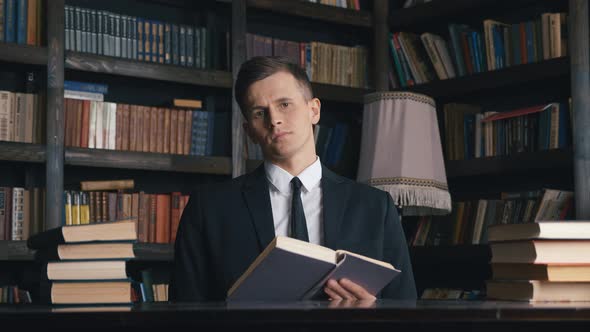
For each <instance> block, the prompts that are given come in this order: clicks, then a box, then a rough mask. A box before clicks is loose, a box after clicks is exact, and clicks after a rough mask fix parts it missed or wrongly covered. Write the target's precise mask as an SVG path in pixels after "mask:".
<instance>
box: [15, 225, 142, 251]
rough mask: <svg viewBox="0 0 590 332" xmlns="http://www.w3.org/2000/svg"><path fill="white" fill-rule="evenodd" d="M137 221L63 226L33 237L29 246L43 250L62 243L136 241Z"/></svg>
mask: <svg viewBox="0 0 590 332" xmlns="http://www.w3.org/2000/svg"><path fill="white" fill-rule="evenodd" d="M136 224H137V221H136V220H129V221H115V222H105V223H99V224H86V225H70V226H61V227H57V228H53V229H50V230H47V231H45V232H41V233H38V234H35V235H33V236H31V237H30V238H29V239H28V240H27V246H28V247H29V248H31V249H41V248H46V247H50V246H55V245H58V244H62V243H76V242H92V241H136V240H137V231H136Z"/></svg>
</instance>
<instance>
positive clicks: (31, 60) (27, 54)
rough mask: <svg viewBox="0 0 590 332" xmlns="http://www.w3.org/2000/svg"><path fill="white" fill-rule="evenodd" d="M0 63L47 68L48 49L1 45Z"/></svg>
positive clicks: (9, 44)
mask: <svg viewBox="0 0 590 332" xmlns="http://www.w3.org/2000/svg"><path fill="white" fill-rule="evenodd" d="M0 61H4V62H13V63H22V64H27V65H40V66H46V65H47V48H46V47H38V46H29V45H19V44H12V43H6V44H4V43H0Z"/></svg>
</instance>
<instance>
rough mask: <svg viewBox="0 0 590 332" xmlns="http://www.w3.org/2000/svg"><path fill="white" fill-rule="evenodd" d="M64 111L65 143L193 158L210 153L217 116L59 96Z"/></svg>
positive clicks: (207, 113)
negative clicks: (193, 156) (62, 100)
mask: <svg viewBox="0 0 590 332" xmlns="http://www.w3.org/2000/svg"><path fill="white" fill-rule="evenodd" d="M70 96H72V95H70ZM64 109H65V138H64V140H65V145H66V146H71V147H82V148H90V149H108V150H122V151H142V152H156V153H169V154H181V155H198V156H205V155H212V154H213V141H214V138H213V137H214V132H215V130H214V126H215V123H216V121H217V120H216V118H220V116H218V115H217V114H216V113H213V112H206V111H202V110H200V109H180V108H167V107H155V106H142V105H129V104H117V103H111V102H102V101H95V100H82V99H73V98H66V99H65V102H64ZM220 114H221V112H220Z"/></svg>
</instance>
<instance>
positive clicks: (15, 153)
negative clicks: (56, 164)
mask: <svg viewBox="0 0 590 332" xmlns="http://www.w3.org/2000/svg"><path fill="white" fill-rule="evenodd" d="M0 160H6V161H27V162H33V163H43V162H45V146H44V145H41V144H30V143H17V142H0Z"/></svg>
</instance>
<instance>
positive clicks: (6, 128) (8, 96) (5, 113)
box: [0, 91, 14, 141]
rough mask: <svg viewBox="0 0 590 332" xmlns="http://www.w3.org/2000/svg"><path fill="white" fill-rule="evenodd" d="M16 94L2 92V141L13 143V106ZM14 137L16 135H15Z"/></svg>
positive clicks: (0, 93)
mask: <svg viewBox="0 0 590 332" xmlns="http://www.w3.org/2000/svg"><path fill="white" fill-rule="evenodd" d="M13 104H14V94H13V93H12V92H10V91H0V141H12V138H11V131H12V130H13V123H12V105H13ZM13 135H14V134H13Z"/></svg>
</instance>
